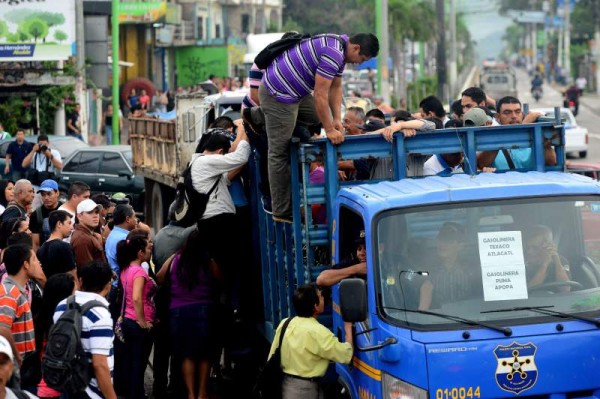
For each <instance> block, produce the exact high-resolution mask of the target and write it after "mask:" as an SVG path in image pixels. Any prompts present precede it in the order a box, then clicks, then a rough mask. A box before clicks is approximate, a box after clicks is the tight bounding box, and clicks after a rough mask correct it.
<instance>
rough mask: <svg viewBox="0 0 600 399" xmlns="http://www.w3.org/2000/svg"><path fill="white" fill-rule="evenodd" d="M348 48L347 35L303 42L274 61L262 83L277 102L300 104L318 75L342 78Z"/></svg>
mask: <svg viewBox="0 0 600 399" xmlns="http://www.w3.org/2000/svg"><path fill="white" fill-rule="evenodd" d="M337 37H339V38H341V39H342V41H343V42H344V45H342V43H341V41H340V40H338V39H337ZM347 45H348V36H346V35H341V36H338V35H333V34H328V35H326V36H325V35H323V36H318V37H314V38H311V39H306V40H303V41H302V42H300V43H299V44H297V45H296V46H294V47H292V48H291V49H289V50H286V51H284V52H283V53H282V54H280V55H278V56H277V58H275V60H274V61H273V63H272V64H271V65H269V67H268V68H267V69H266V70H265V73H264V74H263V80H262V83H263V84H264V85H265V88H266V89H267V90H268V91H269V93H270V94H271V95H272V96H273V97H275V99H276V100H277V101H279V102H281V103H287V104H293V103H297V102H298V101H300V99H302V97H305V96H307V95H309V94H310V93H311V92H312V91H313V90H314V88H315V76H316V74H319V75H320V76H322V77H324V78H326V79H329V80H331V79H333V78H335V77H336V76H340V77H341V76H342V72H344V66H345V63H344V58H345V51H344V49H345V48H346V46H347Z"/></svg>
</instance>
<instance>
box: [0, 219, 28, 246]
mask: <svg viewBox="0 0 600 399" xmlns="http://www.w3.org/2000/svg"><path fill="white" fill-rule="evenodd" d="M25 220H27V218H26V217H25V216H19V217H14V218H10V219H6V220H3V221H2V223H1V224H0V248H6V246H7V245H8V244H7V241H8V237H10V236H11V235H12V234H13V233H15V232H17V231H18V230H19V226H20V225H21V223H23V222H24V221H25Z"/></svg>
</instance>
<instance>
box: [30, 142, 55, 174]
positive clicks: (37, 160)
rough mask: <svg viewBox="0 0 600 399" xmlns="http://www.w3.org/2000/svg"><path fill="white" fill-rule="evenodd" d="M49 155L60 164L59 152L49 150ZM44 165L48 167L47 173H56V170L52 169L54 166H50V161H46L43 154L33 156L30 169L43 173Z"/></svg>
mask: <svg viewBox="0 0 600 399" xmlns="http://www.w3.org/2000/svg"><path fill="white" fill-rule="evenodd" d="M50 153H52V156H53V157H54V159H56V160H58V161H59V162H62V157H61V156H60V152H58V151H57V150H55V149H54V148H50ZM46 165H47V166H48V172H56V170H55V169H54V165H53V164H52V161H51V160H50V159H48V158H47V157H46V156H45V155H44V154H42V153H35V154H34V155H33V159H32V160H31V167H32V168H34V169H37V170H39V171H40V172H45V171H46Z"/></svg>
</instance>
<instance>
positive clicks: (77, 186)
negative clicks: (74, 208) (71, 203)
mask: <svg viewBox="0 0 600 399" xmlns="http://www.w3.org/2000/svg"><path fill="white" fill-rule="evenodd" d="M86 191H91V189H90V186H88V185H87V184H85V183H84V182H82V181H74V182H73V183H71V185H70V186H69V191H67V198H68V199H71V198H73V195H82V194H83V193H85V192H86Z"/></svg>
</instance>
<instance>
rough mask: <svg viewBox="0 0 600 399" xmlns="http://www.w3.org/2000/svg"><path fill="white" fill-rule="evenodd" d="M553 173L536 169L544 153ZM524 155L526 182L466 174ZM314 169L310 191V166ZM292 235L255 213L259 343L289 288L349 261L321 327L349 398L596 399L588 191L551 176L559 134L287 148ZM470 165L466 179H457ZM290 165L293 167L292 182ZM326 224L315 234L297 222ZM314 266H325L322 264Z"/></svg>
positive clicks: (599, 215) (478, 134)
mask: <svg viewBox="0 0 600 399" xmlns="http://www.w3.org/2000/svg"><path fill="white" fill-rule="evenodd" d="M548 144H551V145H552V146H554V148H555V151H556V152H557V159H558V160H559V162H558V165H555V166H546V165H545V164H544V158H543V151H544V145H548ZM502 148H531V149H532V152H533V156H534V158H535V160H536V163H535V168H534V169H532V170H518V171H510V172H499V173H477V172H476V170H475V166H474V165H476V153H477V151H483V150H492V149H502ZM453 152H462V153H463V154H464V169H465V171H466V173H465V174H455V175H451V176H447V177H440V176H428V177H417V178H407V175H408V174H409V173H410V170H407V168H408V167H409V165H410V158H411V157H413V156H415V155H418V154H421V155H423V154H443V153H453ZM340 158H341V159H361V158H362V159H364V158H369V159H372V160H376V161H377V162H381V161H383V160H387V161H388V164H389V165H390V167H389V171H390V173H389V176H388V177H387V178H384V179H380V180H379V181H373V180H371V181H362V182H340V181H339V180H338V178H337V160H338V159H340ZM318 159H323V163H324V165H325V184H323V185H311V184H310V182H309V179H308V172H309V165H310V163H311V162H315V160H318ZM291 162H292V166H293V167H292V169H291V170H292V182H291V184H292V202H293V204H294V223H293V224H291V225H290V224H281V223H273V222H272V220H270V217H269V215H266V214H264V213H261V211H260V207H258V208H259V211H258V223H257V227H258V229H259V230H260V237H261V239H260V248H261V261H262V273H263V274H262V275H263V291H264V306H265V321H264V323H263V325H262V328H263V332H264V334H265V336H266V337H267V338H272V336H273V331H274V329H275V328H276V327H277V325H278V324H279V322H280V320H282V319H284V318H285V317H288V316H290V315H292V314H293V311H292V308H291V306H290V298H291V293H292V292H293V289H294V287H295V286H297V285H301V284H303V283H306V282H310V281H314V280H315V279H316V276H318V274H319V273H320V272H321V271H322V270H324V269H327V268H329V267H333V266H334V265H339V264H340V263H342V261H343V260H344V259H345V258H347V257H348V256H349V254H351V253H352V251H354V250H355V240H356V237H357V234H358V233H360V232H364V233H363V234H362V235H363V236H364V238H365V244H366V252H367V275H366V276H360V278H352V279H346V280H343V281H342V282H340V283H339V284H336V285H335V286H333V287H332V299H331V314H329V315H325V316H323V317H322V318H321V322H322V323H324V324H326V325H329V326H330V327H331V329H332V331H333V332H334V334H336V335H338V336H339V337H340V338H342V336H343V331H344V328H343V323H344V322H354V345H355V346H354V347H355V352H354V357H353V359H352V361H351V363H350V364H349V365H343V364H336V365H335V371H336V372H337V377H338V379H339V382H340V384H341V386H343V392H344V394H345V395H346V397H350V398H386V399H387V398H436V399H450V398H451V399H457V398H460V399H463V398H504V397H514V396H515V395H519V396H521V397H532V398H546V397H548V398H550V397H551V398H584V397H597V396H598V395H600V382H599V380H598V379H597V378H595V376H596V372H597V369H598V367H599V366H600V364H599V363H600V329H599V327H600V321H598V320H597V318H598V316H600V313H599V312H600V299H599V298H600V295H599V294H600V267H599V264H600V263H599V262H600V246H599V241H598V238H600V233H598V232H597V231H598V228H597V226H598V224H599V222H600V185H599V184H598V183H597V182H596V181H594V180H592V179H589V178H586V177H583V176H579V175H571V174H567V173H564V172H563V170H564V126H562V125H561V124H560V121H556V122H555V123H553V122H543V123H536V124H532V125H518V126H514V125H513V126H499V127H487V128H465V129H457V130H437V131H434V132H431V133H422V134H419V135H417V136H415V137H411V138H406V139H405V138H404V137H403V136H402V135H401V134H397V135H396V136H395V138H394V142H393V143H392V144H390V143H387V142H385V141H384V140H383V139H382V138H381V137H380V136H378V135H363V136H353V137H347V138H346V140H345V141H344V143H342V144H341V145H339V146H333V145H331V143H329V142H328V141H327V140H326V139H318V140H315V141H313V142H311V143H310V144H297V143H296V144H295V145H294V148H293V150H292V152H291ZM471 165H473V167H471ZM296 166H297V167H296ZM316 205H318V206H324V207H325V208H326V209H327V215H328V217H327V222H326V225H318V224H315V223H314V221H313V220H312V216H311V215H312V212H311V208H312V207H314V206H316ZM323 252H325V255H324V254H323Z"/></svg>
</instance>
